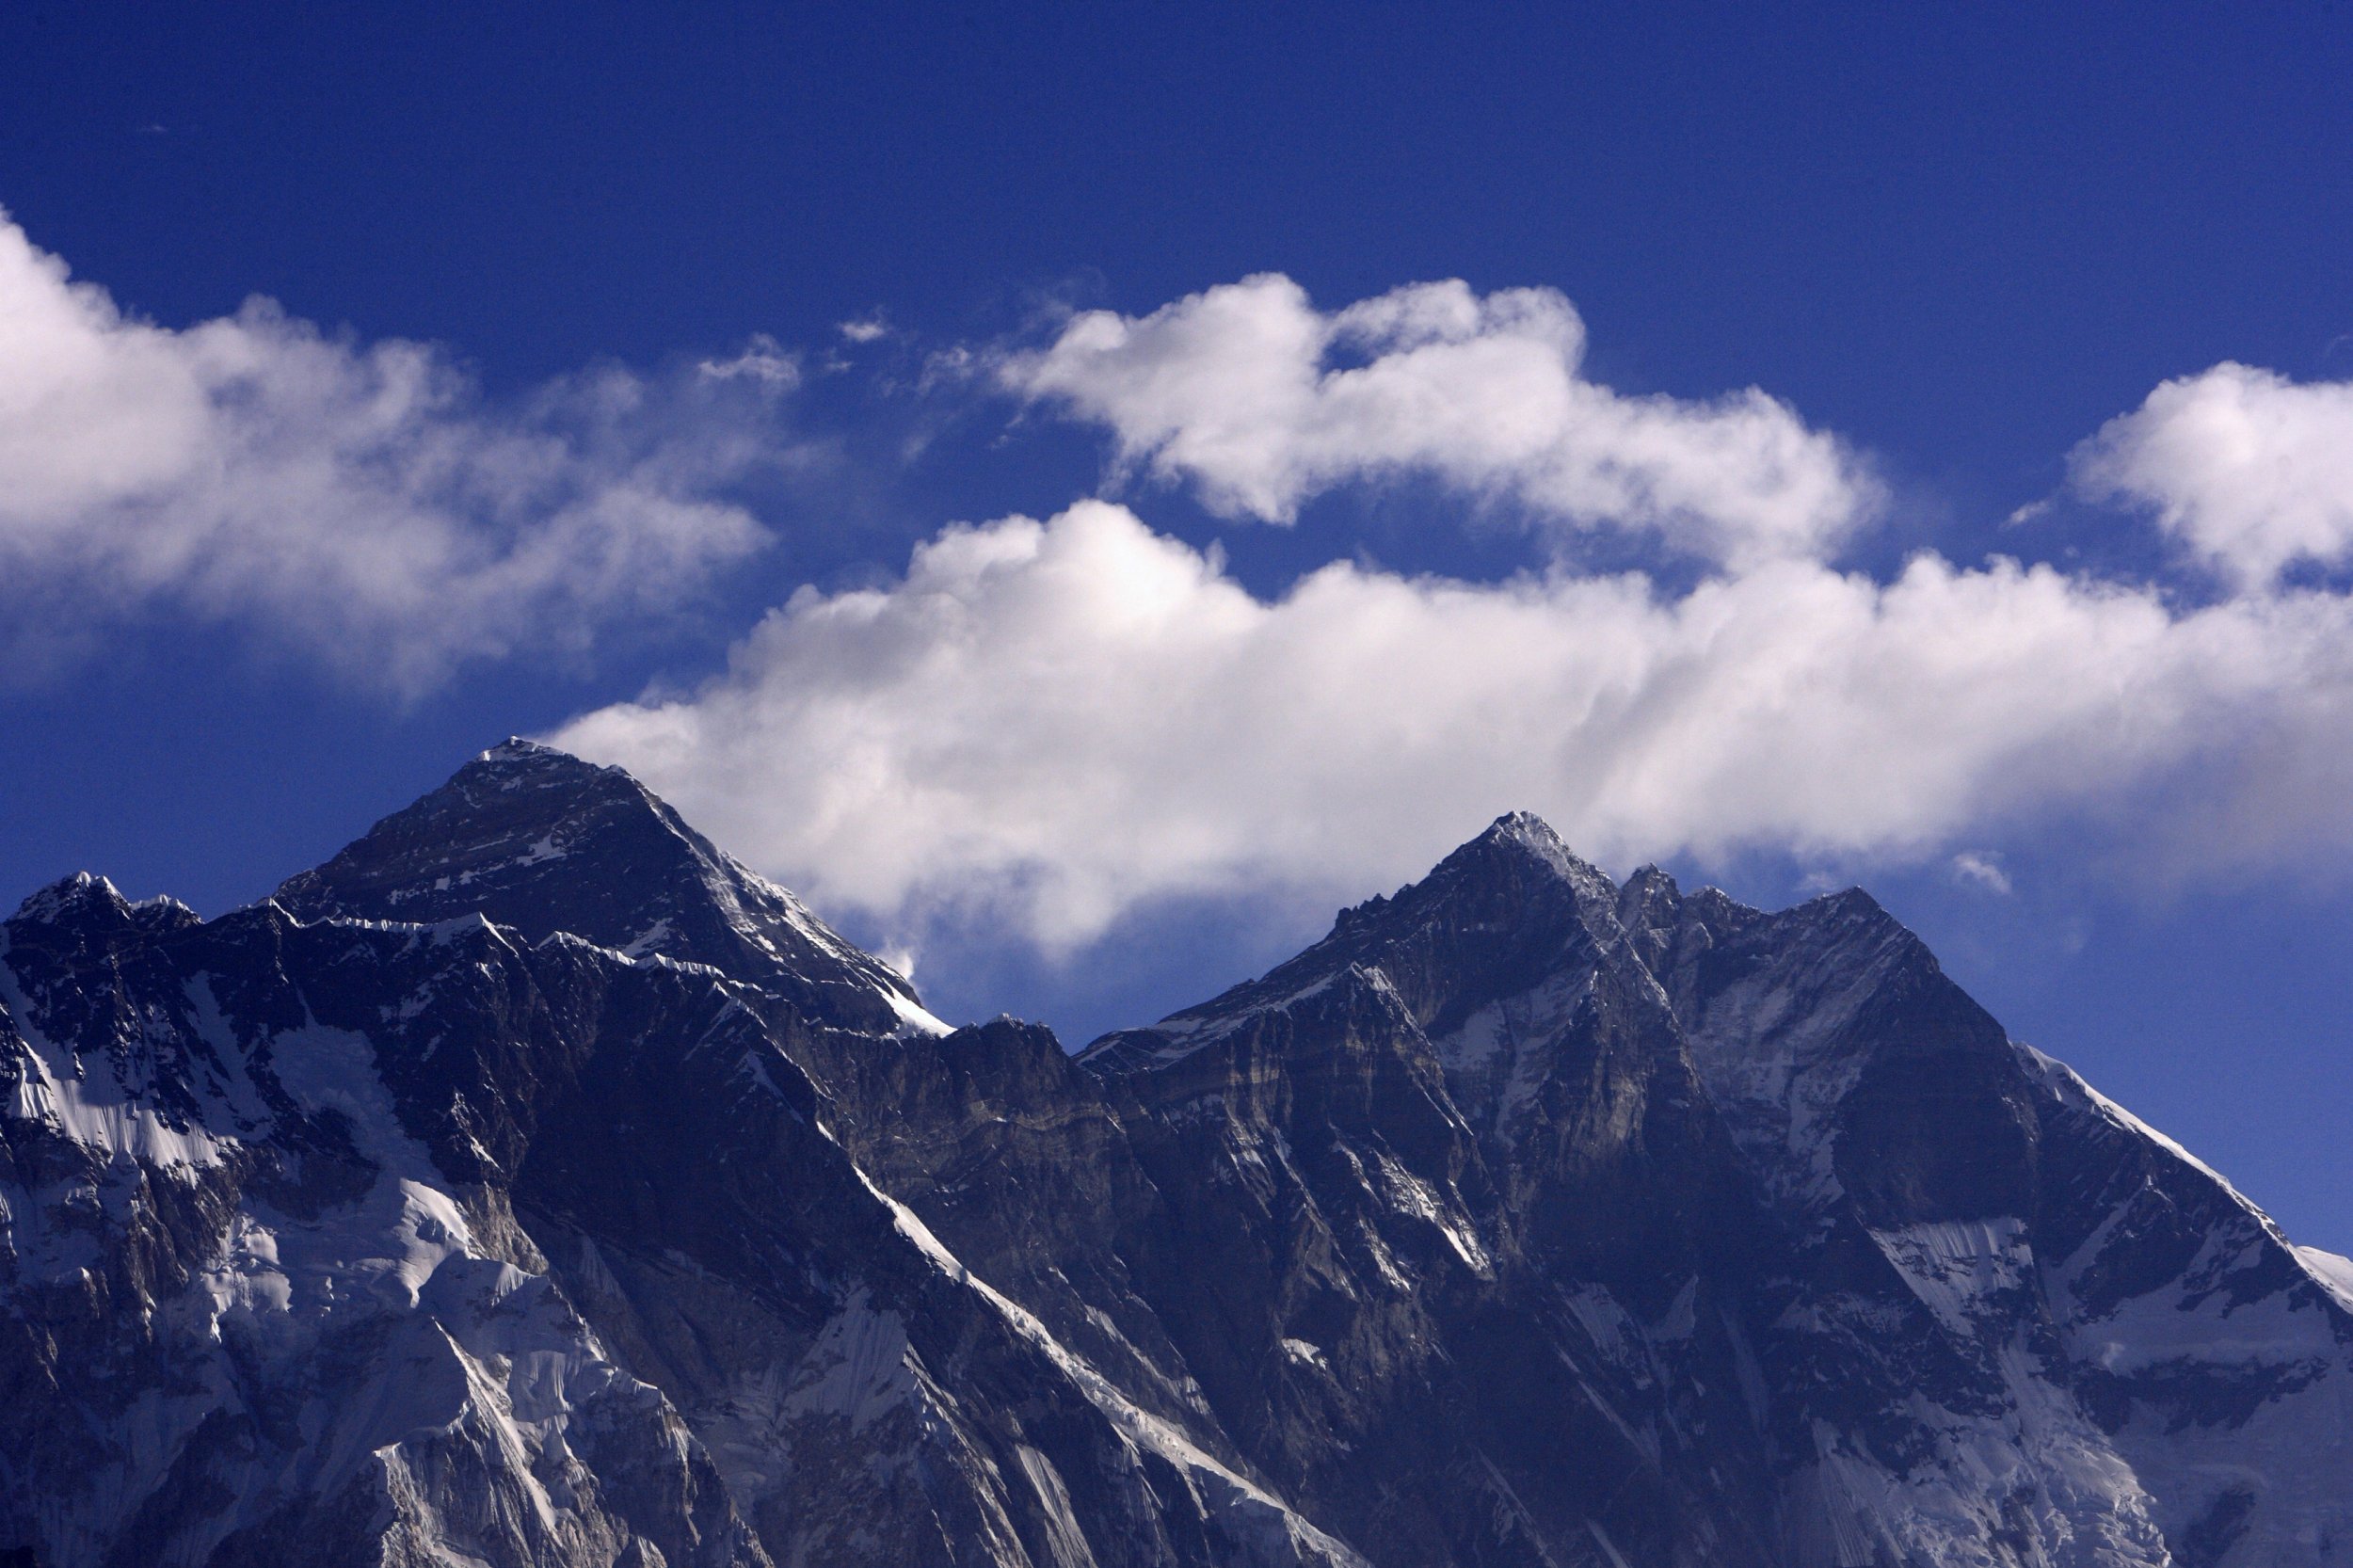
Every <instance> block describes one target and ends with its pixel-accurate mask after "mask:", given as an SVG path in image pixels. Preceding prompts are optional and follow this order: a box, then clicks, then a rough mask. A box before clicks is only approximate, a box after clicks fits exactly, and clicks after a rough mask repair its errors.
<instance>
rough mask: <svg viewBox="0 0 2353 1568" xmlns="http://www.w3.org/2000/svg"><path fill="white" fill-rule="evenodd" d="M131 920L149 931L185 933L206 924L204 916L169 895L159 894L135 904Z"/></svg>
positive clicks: (132, 908) (132, 907) (132, 906)
mask: <svg viewBox="0 0 2353 1568" xmlns="http://www.w3.org/2000/svg"><path fill="white" fill-rule="evenodd" d="M131 918H132V919H133V920H136V921H137V922H138V924H139V926H140V928H141V929H143V930H147V931H184V930H186V929H187V928H188V927H189V926H192V925H202V924H203V923H204V920H203V917H202V916H200V915H199V914H198V913H197V912H196V911H195V910H193V909H191V908H189V907H188V906H187V905H186V904H183V903H181V902H180V901H179V900H178V899H176V898H173V897H172V896H171V895H170V894H169V893H157V894H156V895H155V896H154V897H153V898H143V899H140V900H139V901H137V902H136V903H135V904H132V905H131Z"/></svg>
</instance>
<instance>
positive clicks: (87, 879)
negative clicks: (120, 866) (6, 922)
mask: <svg viewBox="0 0 2353 1568" xmlns="http://www.w3.org/2000/svg"><path fill="white" fill-rule="evenodd" d="M130 907H131V906H130V904H127V903H125V902H124V901H123V897H122V895H121V894H120V893H119V892H117V891H116V890H115V885H114V884H113V883H111V882H109V881H107V880H106V879H105V878H104V877H103V876H96V875H93V874H91V873H90V872H74V873H73V874H72V876H61V877H59V878H58V879H57V880H56V881H55V882H52V883H51V884H49V886H47V887H46V888H40V889H38V890H36V891H35V892H34V893H33V895H32V896H31V897H30V898H27V899H26V900H25V901H24V903H23V904H19V905H17V910H16V914H15V916H14V919H16V920H36V921H40V922H41V923H43V924H49V923H52V922H55V921H57V920H65V919H67V918H69V917H71V916H72V915H74V914H77V913H80V912H83V911H86V910H90V909H104V910H108V911H110V912H116V913H122V914H127V913H128V912H129V910H130Z"/></svg>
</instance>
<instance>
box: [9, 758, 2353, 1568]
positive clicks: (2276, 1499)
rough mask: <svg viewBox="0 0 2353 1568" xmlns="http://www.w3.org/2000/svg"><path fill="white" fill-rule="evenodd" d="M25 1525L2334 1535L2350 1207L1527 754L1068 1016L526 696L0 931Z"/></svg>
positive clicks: (2066, 1542)
mask: <svg viewBox="0 0 2353 1568" xmlns="http://www.w3.org/2000/svg"><path fill="white" fill-rule="evenodd" d="M0 1096H5V1105H6V1108H7V1109H6V1112H5V1113H0V1202H5V1206H6V1207H5V1212H4V1213H0V1298H4V1299H5V1304H6V1311H5V1313H0V1561H8V1560H15V1561H24V1562H36V1563H42V1564H48V1565H50V1568H67V1565H75V1568H79V1565H82V1564H93V1565H96V1564H117V1563H120V1564H133V1563H140V1564H143V1563H150V1562H173V1563H188V1564H221V1565H228V1564H244V1563H255V1564H260V1563H343V1562H352V1563H362V1562H364V1563H368V1564H388V1563H389V1564H437V1565H438V1564H460V1563H465V1564H472V1563H491V1564H497V1565H500V1568H505V1565H508V1564H517V1565H520V1564H534V1565H540V1564H547V1565H555V1564H561V1565H566V1568H571V1565H595V1568H605V1565H610V1564H629V1565H647V1564H655V1563H663V1564H689V1563H692V1564H709V1565H712V1568H717V1565H744V1568H751V1565H765V1564H788V1563H792V1564H801V1563H806V1564H833V1563H849V1564H861V1563H871V1564H894V1565H895V1564H942V1565H947V1564H955V1565H965V1564H1031V1565H1034V1568H1047V1565H1052V1568H1080V1565H1085V1564H1095V1565H1098V1568H1113V1565H1127V1564H1135V1565H1144V1564H1154V1565H1160V1564H1168V1565H1175V1564H1201V1565H1209V1564H1228V1563H1262V1564H1342V1563H1348V1564H1353V1563H1359V1562H1371V1563H1380V1564H1397V1565H1408V1564H1448V1565H1463V1568H1470V1565H1480V1568H1490V1565H1504V1564H1528V1565H1530V1568H1537V1565H1557V1564H1568V1563H1580V1564H1594V1565H1597V1568H1623V1565H1632V1564H1690V1565H1694V1568H1696V1565H1699V1564H1758V1565H1776V1568H1778V1565H1787V1568H1817V1565H1844V1564H1864V1563H1895V1562H1901V1563H1920V1564H1929V1563H1934V1564H1944V1563H1985V1564H2022V1565H2023V1564H2073V1563H2083V1564H2134V1563H2146V1564H2156V1563H2185V1564H2204V1563H2227V1564H2247V1565H2253V1564H2275V1563H2325V1562H2329V1561H2334V1560H2338V1558H2339V1557H2340V1556H2341V1555H2347V1554H2353V1311H2348V1307H2347V1302H2348V1301H2353V1265H2347V1264H2345V1262H2344V1260H2341V1259H2333V1258H2329V1257H2328V1256H2325V1255H2318V1254H2311V1253H2305V1252H2300V1251H2298V1250H2297V1249H2296V1248H2294V1247H2292V1246H2290V1245H2289V1244H2288V1243H2287V1242H2286V1241H2285V1240H2283V1239H2282V1238H2281V1236H2280V1235H2279V1234H2278V1232H2277V1231H2276V1229H2275V1228H2274V1227H2273V1226H2272V1225H2271V1224H2270V1223H2269V1222H2268V1221H2267V1220H2265V1218H2264V1217H2263V1216H2262V1215H2261V1214H2260V1213H2259V1212H2258V1211H2256V1210H2255V1209H2253V1208H2251V1207H2250V1206H2249V1205H2248V1204H2247V1203H2246V1202H2245V1201H2244V1200H2243V1199H2241V1198H2240V1197H2239V1196H2238V1195H2237V1194H2236V1193H2235V1192H2233V1191H2232V1190H2231V1189H2230V1188H2229V1187H2228V1185H2227V1184H2225V1183H2224V1182H2222V1181H2221V1179H2220V1178H2219V1177H2217V1176H2214V1175H2213V1174H2212V1173H2210V1172H2208V1171H2206V1170H2205V1169H2204V1168H2203V1167H2202V1166H2201V1165H2199V1164H2198V1163H2197V1162H2196V1161H2195V1160H2191V1159H2190V1158H2189V1157H2188V1156H2186V1155H2185V1154H2184V1153H2183V1152H2181V1151H2180V1150H2179V1149H2178V1148H2176V1147H2175V1146H2174V1145H2172V1144H2169V1143H2168V1142H2166V1141H2165V1140H2164V1139H2162V1138H2161V1137H2159V1136H2158V1135H2156V1134H2154V1133H2153V1132H2151V1131H2150V1130H2149V1129H2148V1128H2144V1127H2143V1126H2141V1125H2140V1124H2139V1123H2137V1121H2135V1120H2133V1119H2132V1118H2131V1117H2130V1116H2129V1115H2127V1114H2126V1113H2124V1112H2121V1111H2120V1110H2119V1109H2117V1108H2116V1107H2115V1106H2113V1105H2111V1104H2109V1103H2108V1102H2107V1101H2105V1100H2104V1099H2102V1098H2100V1097H2099V1096H2097V1095H2096V1094H2094V1093H2093V1092H2092V1091H2091V1090H2089V1088H2088V1087H2086V1086H2085V1085H2084V1084H2083V1083H2082V1081H2081V1080H2078V1079H2076V1078H2075V1077H2074V1076H2073V1074H2072V1073H2069V1072H2068V1071H2067V1070H2066V1069H2065V1068H2064V1067H2061V1066H2059V1065H2058V1064H2056V1063H2054V1062H2052V1061H2050V1060H2049V1059H2048V1058H2046V1057H2043V1056H2041V1054H2040V1053H2038V1052H2035V1051H2033V1050H2031V1049H2029V1048H2025V1047H2022V1046H2018V1045H2015V1044H2013V1043H2012V1042H2010V1041H2009V1039H2008V1038H2007V1037H2006V1035H2005V1034H2004V1032H2003V1031H2002V1030H2001V1028H2000V1027H1999V1025H1997V1024H1996V1023H1994V1022H1993V1019H1991V1018H1989V1017H1988V1016H1986V1015H1985V1014H1984V1013H1983V1011H1982V1010H1980V1009H1979V1008H1977V1006H1976V1005H1975V1004H1974V1003H1973V1002H1971V1001H1970V1000H1969V999H1968V998H1967V997H1966V996H1964V995H1963V994H1961V991H1960V990H1959V989H1958V988H1957V987H1955V986H1954V985H1953V984H1951V982H1950V981H1948V980H1947V979H1946V978H1945V976H1944V974H1943V973H1942V971H1941V970H1940V969H1939V968H1938V967H1937V965H1936V962H1935V960H1934V958H1933V957H1932V956H1931V955H1929V953H1928V952H1927V951H1926V950H1925V949H1924V948H1922V947H1921V945H1920V944H1919V943H1918V941H1917V940H1916V939H1914V938H1913V936H1911V935H1910V934H1909V933H1908V932H1906V931H1904V930H1903V929H1902V927H1901V926H1900V925H1898V924H1897V922H1896V921H1894V920H1892V919H1890V918H1889V917H1888V916H1887V915H1886V914H1885V913H1884V912H1883V911H1882V910H1881V909H1880V908H1879V907H1878V906H1877V905H1876V904H1873V903H1872V902H1871V901H1870V900H1869V899H1868V898H1867V897H1865V895H1863V894H1861V893H1847V894H1842V895H1838V896H1835V897H1833V898H1827V899H1820V900H1817V901H1815V902H1813V903H1810V904H1803V905H1801V906H1799V907H1797V908H1795V909H1790V910H1786V911H1783V912H1781V913H1779V914H1765V913H1761V912H1759V911H1756V910H1753V909H1748V908H1744V907H1742V906H1740V905H1738V904H1734V903H1732V902H1731V901H1730V900H1728V899H1726V898H1724V897H1723V896H1722V895H1721V894H1719V893H1716V892H1714V891H1713V890H1706V891H1702V892H1698V893H1694V894H1690V895H1688V896H1687V895H1685V894H1683V893H1682V892H1681V891H1680V890H1679V889H1677V888H1675V887H1674V885H1673V883H1672V882H1671V881H1670V880H1669V879H1668V878H1666V877H1665V876H1663V875H1662V874H1660V873H1658V872H1641V873H1639V874H1637V875H1636V876H1635V877H1634V878H1632V879H1631V880H1630V881H1628V882H1627V883H1626V884H1625V886H1623V887H1620V886H1617V885H1615V884H1613V883H1612V882H1610V880H1609V878H1607V877H1605V876H1603V875H1602V874H1601V873H1600V872H1597V871H1595V870H1594V869H1593V867H1591V866H1589V865H1586V864H1585V863H1584V862H1582V861H1580V860H1578V859H1577V857H1576V856H1573V855H1571V854H1570V853H1569V852H1568V850H1567V849H1566V848H1565V847H1563V846H1562V845H1561V843H1560V842H1559V840H1557V839H1555V838H1554V837H1553V835H1552V834H1551V832H1550V830H1549V829H1547V828H1545V826H1544V824H1541V823H1539V822H1536V821H1535V820H1534V819H1532V818H1527V817H1513V818H1506V819H1504V820H1503V821H1502V822H1499V823H1497V824H1496V825H1495V827H1493V828H1492V829H1490V830H1489V831H1488V832H1487V833H1486V834H1484V835H1482V836H1481V838H1479V839H1478V840H1474V841H1473V842H1471V843H1469V844H1466V845H1465V846H1464V848H1463V849H1461V850H1459V851H1458V852H1456V853H1455V854H1454V855H1453V856H1449V858H1448V859H1447V861H1446V862H1445V863H1444V864H1442V865H1441V866H1439V867H1438V868H1437V869H1436V870H1435V871H1434V872H1433V873H1432V874H1431V876H1430V877H1428V878H1427V879H1425V880H1424V881H1423V882H1421V883H1419V884H1417V885H1416V886H1414V887H1412V888H1406V889H1404V890H1402V891H1401V892H1400V893H1399V894H1397V895H1396V896H1395V897H1393V898H1386V899H1375V900H1372V901H1371V902H1370V903H1369V904H1363V905H1360V906H1358V907H1357V908H1354V909H1352V910H1348V911H1346V912H1344V913H1343V914H1342V915H1341V917H1340V919H1339V920H1338V922H1337V925H1336V926H1335V928H1334V930H1333V932H1332V934H1331V935H1330V936H1328V937H1326V938H1325V939H1324V940H1323V941H1322V942H1320V943H1318V944H1317V945H1316V946H1315V947H1313V948H1311V949H1309V950H1308V951H1307V952H1304V953H1302V954H1301V955H1300V956H1299V957H1297V958H1295V959H1293V960H1291V961H1290V962H1289V963H1288V964H1285V965H1283V966H1281V967H1280V968H1277V969H1275V970H1274V971H1273V972H1272V973H1270V974H1268V975H1267V976H1265V977H1264V978H1263V979H1260V980H1257V981H1255V982H1252V983H1250V984H1245V985H1241V986H1238V987H1236V988H1235V989H1233V990H1231V991H1228V992H1227V993H1225V995H1223V996H1221V997H1219V998H1217V999H1215V1000H1212V1001H1209V1002H1207V1003H1204V1004H1202V1005H1201V1006H1199V1007H1196V1008H1193V1009H1190V1010H1188V1011H1186V1012H1184V1013H1181V1014H1178V1015H1177V1016H1173V1017H1171V1018H1169V1019H1166V1020H1164V1021H1162V1022H1161V1023H1160V1024H1158V1025H1155V1026H1153V1027H1151V1028H1148V1029H1140V1030H1132V1031H1128V1032H1121V1033H1118V1034H1114V1035H1112V1036H1110V1037H1108V1038H1106V1039H1104V1040H1101V1041H1098V1042H1096V1044H1095V1045H1094V1046H1092V1047H1090V1048H1088V1049H1087V1050H1086V1051H1084V1052H1082V1053H1081V1054H1080V1056H1079V1057H1077V1058H1075V1059H1074V1058H1072V1057H1070V1056H1068V1055H1066V1054H1065V1053H1064V1050H1063V1049H1062V1048H1061V1047H1060V1045H1059V1044H1058V1043H1057V1042H1056V1041H1055V1040H1054V1038H1053V1037H1052V1035H1051V1034H1050V1033H1048V1032H1046V1031H1043V1030H1040V1029H1036V1028H1034V1027H1031V1026H1026V1025H1021V1024H1017V1023H1014V1022H1012V1021H1010V1020H1000V1021H999V1022H997V1023H993V1024H989V1025H984V1026H981V1027H977V1028H970V1029H964V1030H958V1031H954V1032H950V1031H948V1030H946V1029H945V1028H944V1027H943V1026H941V1025H939V1024H938V1023H937V1022H936V1020H934V1019H932V1018H931V1017H930V1016H929V1015H927V1014H925V1013H924V1012H923V1011H922V1010H921V1008H920V1004H919V1003H918V1002H917V1001H916V1000H915V997H914V995H913V992H912V991H911V989H910V988H909V987H908V986H907V985H906V984H905V983H904V981H903V980H902V979H900V978H899V977H898V976H896V975H895V974H893V973H892V972H891V971H890V970H888V968H885V967H884V966H882V965H880V964H878V963H876V962H875V961H874V960H872V958H870V957H868V956H867V955H865V954H863V953H860V952H856V950H855V949H854V948H852V947H850V946H849V945H848V944H847V943H845V942H843V941H842V940H841V938H840V937H839V936H836V935H835V934H834V933H832V932H831V931H829V930H828V929H826V928H825V927H824V924H823V922H821V921H819V920H817V919H816V917H815V916H813V915H812V914H810V913H809V911H808V909H807V908H806V907H805V906H803V905H802V904H800V903H799V902H798V901H797V900H795V899H794V898H792V895H791V894H789V893H787V892H785V891H784V890H783V889H781V888H776V887H774V886H773V885H771V884H768V883H765V882H763V881H761V880H760V878H758V877H756V876H754V875H752V874H751V873H750V872H746V871H744V869H743V868H742V867H740V866H738V865H736V864H735V863H734V862H733V861H731V860H729V859H728V857H727V856H724V855H723V854H721V853H720V852H718V851H717V850H715V849H713V848H712V846H711V845H710V844H709V843H708V842H706V841H705V840H702V839H700V838H699V837H698V836H696V834H695V833H694V832H693V831H692V830H691V829H689V828H687V827H686V826H685V824H682V823H680V821H679V820H678V818H677V817H676V815H675V814H674V813H672V812H671V811H670V810H669V808H667V807H666V806H664V805H663V804H662V803H661V802H659V801H658V800H655V799H654V798H653V797H652V796H650V795H648V793H647V792H645V791H644V790H643V789H642V788H641V787H639V786H638V785H637V784H636V783H635V781H634V780H632V779H630V778H629V777H628V776H625V775H622V774H619V773H617V772H615V771H613V770H606V769H598V768H593V767H590V766H588V765H586V764H584V763H581V762H578V761H576V760H573V759H570V758H568V757H565V756H563V755H562V754H560V753H555V752H552V751H548V750H546V749H545V748H541V747H536V746H531V745H528V744H521V743H510V744H508V745H506V746H503V747H500V748H498V749H496V750H494V751H492V752H489V753H487V754H485V756H484V757H482V758H481V759H478V760H475V761H474V762H473V763H471V764H469V765H468V766H467V767H466V768H465V769H464V770H462V771H461V772H460V773H459V774H458V775H457V776H456V777H455V778H454V779H453V780H452V781H451V782H450V784H449V785H447V786H446V787H444V788H443V789H442V790H440V791H438V792H435V793H434V794H432V795H429V796H427V797H426V798H425V799H424V800H423V801H420V802H419V803H418V804H417V805H416V806H414V807H411V808H408V810H406V811H403V812H400V813H398V814H396V815H394V816H392V817H391V818H388V819H386V821H385V822H383V823H381V824H377V826H376V829H374V830H373V831H372V832H371V833H369V834H368V835H367V836H366V837H364V838H362V839H361V840H359V841H358V842H356V843H355V844H353V845H352V846H351V847H350V848H348V849H346V850H345V851H344V853H343V854H341V855H339V856H336V857H335V859H333V860H331V861H329V862H328V864H327V865H325V866H322V867H320V868H319V869H318V870H316V871H313V872H305V873H303V874H302V875H300V876H297V877H296V878H294V879H293V880H291V881H290V882H288V883H287V884H286V885H285V887H284V888H282V889H280V895H279V897H278V898H277V899H276V900H275V901H273V902H271V903H269V904H263V905H261V906H259V907H257V908H253V909H247V910H241V911H237V912H235V913H233V914H231V915H228V916H225V917H223V918H221V919H219V920H213V921H209V922H206V921H200V920H197V919H196V917H195V916H193V915H192V914H190V913H188V912H187V911H186V910H185V909H184V908H182V907H180V906H178V905H176V904H169V903H168V902H155V903H151V904H138V905H133V904H125V903H124V902H123V901H122V900H121V899H120V897H118V896H117V895H116V894H115V893H114V891H113V889H112V888H110V887H108V886H106V885H105V884H104V883H103V882H100V881H97V880H94V879H90V878H79V879H75V880H73V881H71V882H68V883H63V884H59V885H57V886H56V887H55V888H49V889H45V890H44V891H42V892H40V893H38V894H36V895H35V896H34V897H33V898H32V899H30V900H28V901H27V902H26V904H25V905H24V908H23V909H22V910H20V911H19V913H18V914H17V916H16V917H15V918H14V919H12V920H9V921H8V922H7V924H6V926H5V932H4V935H0Z"/></svg>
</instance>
